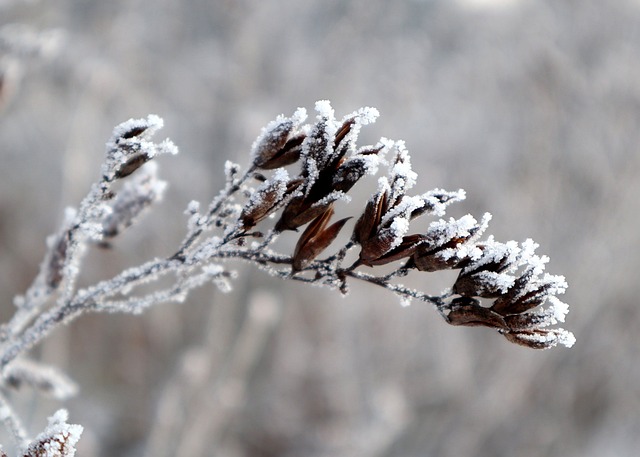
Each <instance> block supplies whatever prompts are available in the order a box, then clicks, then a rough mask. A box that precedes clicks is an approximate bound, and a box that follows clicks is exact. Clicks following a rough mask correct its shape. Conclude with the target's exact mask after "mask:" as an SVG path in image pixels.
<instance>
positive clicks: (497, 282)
mask: <svg viewBox="0 0 640 457" xmlns="http://www.w3.org/2000/svg"><path fill="white" fill-rule="evenodd" d="M471 277H472V278H474V280H477V281H480V282H481V283H482V284H483V285H485V287H486V288H487V290H493V291H495V290H499V291H501V292H502V293H507V291H508V290H509V288H510V287H511V286H513V283H514V282H515V280H516V278H515V276H511V275H508V274H506V273H496V272H494V271H485V270H482V271H479V272H477V273H474V274H472V275H471Z"/></svg>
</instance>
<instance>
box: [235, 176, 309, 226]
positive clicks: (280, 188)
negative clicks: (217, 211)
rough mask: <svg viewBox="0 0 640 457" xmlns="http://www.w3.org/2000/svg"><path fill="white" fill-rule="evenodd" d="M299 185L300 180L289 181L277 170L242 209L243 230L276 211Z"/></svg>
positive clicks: (287, 177)
mask: <svg viewBox="0 0 640 457" xmlns="http://www.w3.org/2000/svg"><path fill="white" fill-rule="evenodd" d="M300 184H302V180H300V179H294V180H291V181H290V180H289V176H288V174H287V172H286V171H285V170H282V169H281V170H278V171H277V172H276V174H275V175H274V176H273V177H272V178H271V179H270V180H267V181H265V182H264V183H263V184H262V185H261V186H260V187H259V188H258V189H256V191H255V192H254V193H253V195H252V196H251V198H250V199H249V202H248V203H247V204H246V205H245V207H244V208H243V209H242V213H241V214H240V218H239V219H240V222H241V223H242V226H243V228H244V229H245V230H247V229H250V228H251V227H254V226H255V225H256V224H258V223H259V222H260V221H262V220H264V219H265V218H267V217H268V216H269V215H271V214H273V213H274V212H275V211H277V210H278V208H279V207H280V206H281V205H282V204H283V202H284V201H285V200H286V198H287V197H288V196H290V195H292V194H293V193H294V192H295V191H296V189H297V188H298V187H299V186H300Z"/></svg>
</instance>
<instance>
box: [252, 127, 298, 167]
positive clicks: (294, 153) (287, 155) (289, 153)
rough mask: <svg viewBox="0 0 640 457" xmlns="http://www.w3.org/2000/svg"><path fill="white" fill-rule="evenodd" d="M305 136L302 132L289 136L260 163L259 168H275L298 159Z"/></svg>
mask: <svg viewBox="0 0 640 457" xmlns="http://www.w3.org/2000/svg"><path fill="white" fill-rule="evenodd" d="M305 138H306V135H305V134H304V133H300V134H297V135H296V136H294V137H292V138H290V139H289V140H287V142H286V143H285V145H284V146H283V147H282V148H280V149H279V150H278V151H277V152H276V153H275V154H273V155H272V156H271V158H269V159H268V160H266V161H265V162H263V163H261V164H260V165H259V168H262V169H263V170H275V169H277V168H281V167H286V166H287V165H291V164H293V163H296V162H297V161H298V160H299V159H300V153H301V151H302V142H303V141H304V139H305Z"/></svg>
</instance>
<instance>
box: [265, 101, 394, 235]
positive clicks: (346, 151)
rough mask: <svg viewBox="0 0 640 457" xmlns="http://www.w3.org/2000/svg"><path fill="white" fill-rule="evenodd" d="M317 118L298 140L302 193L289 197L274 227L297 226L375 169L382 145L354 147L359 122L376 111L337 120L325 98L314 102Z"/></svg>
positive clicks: (372, 116)
mask: <svg viewBox="0 0 640 457" xmlns="http://www.w3.org/2000/svg"><path fill="white" fill-rule="evenodd" d="M316 110H317V111H318V116H317V122H316V123H315V124H314V125H313V126H312V127H311V129H310V131H309V133H308V135H307V136H306V137H305V138H304V140H303V141H302V144H301V157H302V172H301V176H300V177H301V179H303V180H304V182H303V184H302V186H301V191H302V194H301V195H299V196H297V197H295V198H293V199H291V201H290V202H289V203H288V204H287V206H286V207H285V209H284V211H283V213H282V216H281V217H280V220H279V221H278V222H277V224H276V226H275V229H276V230H277V231H283V230H296V229H297V228H298V227H300V226H302V225H304V224H306V223H308V222H309V221H311V220H313V219H315V218H316V217H318V216H320V215H322V214H324V213H325V211H326V210H327V209H328V208H329V207H330V206H331V205H332V204H333V203H334V202H335V201H337V200H339V199H343V198H346V193H347V192H348V191H349V190H350V189H351V188H352V187H353V186H354V185H355V183H356V182H357V181H358V180H359V179H360V178H361V177H362V176H364V175H365V174H372V173H375V171H376V170H377V166H378V156H377V154H378V153H379V152H380V151H381V150H382V148H381V147H378V148H375V147H370V146H369V147H364V148H360V149H359V150H356V141H357V137H358V134H359V131H360V128H361V126H363V125H366V124H368V123H371V122H373V121H374V120H375V118H376V117H377V111H376V110H374V109H372V108H364V109H362V110H360V111H357V112H355V113H353V114H351V115H349V116H347V117H346V118H345V119H344V120H343V121H342V122H337V121H336V119H335V117H334V112H333V109H332V108H331V105H330V104H329V102H327V101H320V102H318V103H317V104H316Z"/></svg>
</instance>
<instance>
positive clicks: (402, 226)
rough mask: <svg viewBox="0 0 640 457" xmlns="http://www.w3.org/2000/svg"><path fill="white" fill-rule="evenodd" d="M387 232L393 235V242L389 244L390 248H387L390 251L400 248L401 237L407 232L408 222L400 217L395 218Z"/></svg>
mask: <svg viewBox="0 0 640 457" xmlns="http://www.w3.org/2000/svg"><path fill="white" fill-rule="evenodd" d="M389 230H390V232H391V234H392V235H393V241H392V242H391V247H390V248H389V251H390V250H392V249H394V248H396V247H398V246H400V243H402V237H403V236H405V235H406V233H407V232H408V231H409V221H408V220H407V219H404V218H401V217H396V218H395V219H394V220H393V222H392V223H391V225H390V226H389Z"/></svg>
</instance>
